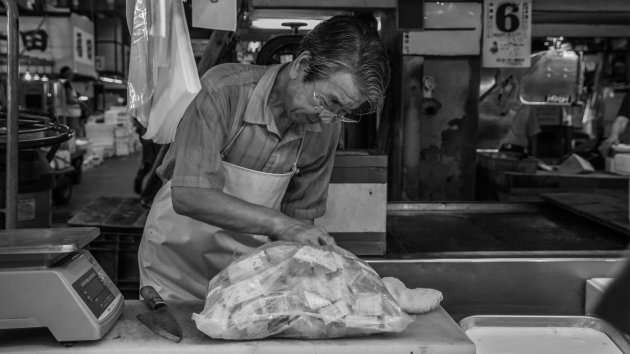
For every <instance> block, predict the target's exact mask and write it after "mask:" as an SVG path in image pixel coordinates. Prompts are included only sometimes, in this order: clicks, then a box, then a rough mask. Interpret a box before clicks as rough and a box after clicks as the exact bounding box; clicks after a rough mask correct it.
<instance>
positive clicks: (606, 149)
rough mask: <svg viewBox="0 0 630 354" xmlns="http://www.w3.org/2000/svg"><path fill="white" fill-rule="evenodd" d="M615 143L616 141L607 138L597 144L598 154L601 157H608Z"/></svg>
mask: <svg viewBox="0 0 630 354" xmlns="http://www.w3.org/2000/svg"><path fill="white" fill-rule="evenodd" d="M616 143H617V139H611V138H608V139H606V140H604V141H602V142H601V143H600V144H599V148H598V149H599V152H600V153H601V154H602V156H603V157H608V155H609V154H610V147H611V146H613V145H615V144H616Z"/></svg>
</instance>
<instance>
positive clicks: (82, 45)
mask: <svg viewBox="0 0 630 354" xmlns="http://www.w3.org/2000/svg"><path fill="white" fill-rule="evenodd" d="M73 34H74V41H73V47H74V60H75V61H76V62H80V63H84V64H91V65H94V36H93V35H92V34H91V33H89V32H87V31H84V30H82V29H81V28H78V27H74V28H73Z"/></svg>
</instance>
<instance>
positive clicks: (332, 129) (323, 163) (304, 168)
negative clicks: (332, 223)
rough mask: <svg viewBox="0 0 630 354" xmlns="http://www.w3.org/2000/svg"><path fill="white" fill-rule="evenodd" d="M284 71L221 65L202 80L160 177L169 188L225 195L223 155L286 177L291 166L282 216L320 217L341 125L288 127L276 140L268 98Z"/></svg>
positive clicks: (180, 125)
mask: <svg viewBox="0 0 630 354" xmlns="http://www.w3.org/2000/svg"><path fill="white" fill-rule="evenodd" d="M281 68H282V65H275V66H271V67H265V66H256V65H246V64H233V63H230V64H221V65H217V66H214V67H213V68H211V69H210V70H208V71H207V72H206V73H205V74H204V75H203V77H202V78H201V85H202V89H201V91H200V92H199V93H198V94H197V96H196V97H195V99H194V100H193V102H192V103H191V104H190V106H189V107H188V108H187V110H186V112H185V113H184V115H183V117H182V119H181V121H180V123H179V126H178V127H177V133H176V135H175V140H174V141H173V143H172V144H171V147H170V149H169V151H168V153H167V154H166V156H165V158H164V161H163V163H162V165H161V166H160V167H159V169H158V171H157V172H158V174H159V175H160V177H161V178H162V180H164V181H166V180H172V186H174V187H175V186H182V187H196V188H215V189H221V190H222V189H223V186H224V183H225V180H224V172H223V165H222V160H221V151H222V150H223V148H224V147H225V145H226V144H227V143H228V140H229V138H230V137H231V136H232V135H233V134H235V132H236V131H237V130H238V128H239V127H240V126H244V128H243V131H242V132H241V133H240V135H239V136H238V138H237V139H236V141H235V142H234V144H233V145H232V146H231V147H230V148H229V149H228V151H225V153H226V154H225V160H226V161H227V162H229V163H232V164H235V165H238V166H242V167H245V168H249V169H252V170H256V171H262V172H267V173H287V172H289V171H290V170H291V167H292V165H293V163H294V162H295V160H296V156H297V151H298V149H299V146H300V143H301V141H302V139H304V141H303V146H302V152H301V154H300V156H299V160H298V162H297V167H298V168H299V173H298V174H297V175H294V176H293V178H292V179H291V182H290V184H289V187H288V189H287V192H286V194H285V196H284V198H283V201H282V209H281V210H282V212H284V213H285V214H287V215H289V216H292V217H295V218H300V219H314V218H317V217H320V216H322V215H324V212H325V210H326V197H327V193H328V182H329V179H330V174H331V172H332V166H333V160H334V154H335V149H336V147H337V142H338V140H339V134H340V128H341V126H340V123H333V124H321V123H317V124H307V125H298V124H293V125H292V126H291V127H290V128H289V130H287V132H286V133H285V134H284V136H280V133H279V131H278V128H277V126H276V123H275V119H274V117H273V114H272V112H271V109H270V108H269V107H267V99H268V97H269V93H270V91H271V88H272V86H273V83H274V81H275V78H276V76H277V74H278V72H279V71H280V69H281Z"/></svg>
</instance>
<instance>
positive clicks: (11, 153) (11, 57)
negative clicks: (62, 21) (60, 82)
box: [1, 0, 20, 229]
mask: <svg viewBox="0 0 630 354" xmlns="http://www.w3.org/2000/svg"><path fill="white" fill-rule="evenodd" d="M1 1H2V3H3V4H4V7H5V8H6V10H7V39H8V40H7V65H8V68H7V74H8V75H7V147H6V189H5V198H6V202H5V221H4V225H5V228H6V229H15V228H16V226H17V225H16V224H17V199H18V148H19V146H18V89H19V87H18V85H19V76H20V72H19V69H18V60H19V58H18V53H19V39H18V30H19V23H18V16H19V14H18V9H17V5H16V2H15V0H1Z"/></svg>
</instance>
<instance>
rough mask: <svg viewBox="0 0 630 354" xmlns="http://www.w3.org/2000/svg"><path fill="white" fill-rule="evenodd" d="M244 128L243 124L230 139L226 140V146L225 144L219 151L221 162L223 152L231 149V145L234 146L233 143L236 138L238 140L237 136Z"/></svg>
mask: <svg viewBox="0 0 630 354" xmlns="http://www.w3.org/2000/svg"><path fill="white" fill-rule="evenodd" d="M244 128H245V124H242V125H241V126H240V127H239V128H238V130H237V131H236V133H235V134H233V135H232V137H230V139H229V140H228V142H227V144H225V146H224V147H223V149H221V160H223V161H225V152H226V151H227V150H228V149H229V148H231V147H232V145H234V142H236V138H238V136H239V135H241V132H243V129H244Z"/></svg>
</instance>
